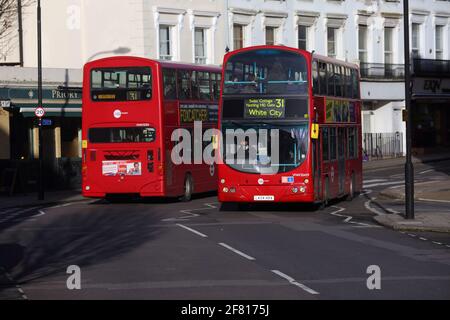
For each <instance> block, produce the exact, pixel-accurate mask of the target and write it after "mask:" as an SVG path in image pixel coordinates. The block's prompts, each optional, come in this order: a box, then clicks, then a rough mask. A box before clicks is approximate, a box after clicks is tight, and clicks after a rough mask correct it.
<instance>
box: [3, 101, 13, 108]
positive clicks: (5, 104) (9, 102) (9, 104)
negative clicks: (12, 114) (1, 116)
mask: <svg viewBox="0 0 450 320" xmlns="http://www.w3.org/2000/svg"><path fill="white" fill-rule="evenodd" d="M0 107H2V108H10V107H11V100H2V101H0Z"/></svg>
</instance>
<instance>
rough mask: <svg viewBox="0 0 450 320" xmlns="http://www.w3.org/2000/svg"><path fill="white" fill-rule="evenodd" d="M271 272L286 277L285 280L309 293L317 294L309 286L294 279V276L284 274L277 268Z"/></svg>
mask: <svg viewBox="0 0 450 320" xmlns="http://www.w3.org/2000/svg"><path fill="white" fill-rule="evenodd" d="M272 272H273V273H275V274H276V275H278V276H280V277H281V278H283V279H286V280H287V281H289V283H290V284H292V285H294V286H297V287H299V288H301V289H303V290H304V291H306V292H308V293H310V294H319V293H318V292H317V291H315V290H313V289H311V288H310V287H307V286H305V285H304V284H302V283H300V282H297V281H295V279H294V278H292V277H290V276H288V275H287V274H285V273H283V272H281V271H279V270H272Z"/></svg>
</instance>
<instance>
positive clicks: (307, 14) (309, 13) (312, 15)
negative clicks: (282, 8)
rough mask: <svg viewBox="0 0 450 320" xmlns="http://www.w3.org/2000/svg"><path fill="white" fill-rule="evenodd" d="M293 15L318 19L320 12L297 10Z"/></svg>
mask: <svg viewBox="0 0 450 320" xmlns="http://www.w3.org/2000/svg"><path fill="white" fill-rule="evenodd" d="M295 15H296V16H300V17H310V18H318V17H320V12H315V11H303V10H297V11H295Z"/></svg>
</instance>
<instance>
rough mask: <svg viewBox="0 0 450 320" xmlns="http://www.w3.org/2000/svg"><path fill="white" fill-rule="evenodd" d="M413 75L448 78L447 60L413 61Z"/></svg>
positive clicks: (449, 63)
mask: <svg viewBox="0 0 450 320" xmlns="http://www.w3.org/2000/svg"><path fill="white" fill-rule="evenodd" d="M413 74H414V75H415V76H425V77H430V76H431V77H433V76H437V77H440V78H442V77H445V78H450V61H449V60H432V59H414V60H413Z"/></svg>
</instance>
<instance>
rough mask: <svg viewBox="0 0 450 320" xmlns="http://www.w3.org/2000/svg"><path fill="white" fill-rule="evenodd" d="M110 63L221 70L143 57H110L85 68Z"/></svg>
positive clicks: (209, 66)
mask: <svg viewBox="0 0 450 320" xmlns="http://www.w3.org/2000/svg"><path fill="white" fill-rule="evenodd" d="M111 61H118V62H119V61H140V62H142V63H149V62H152V63H157V64H159V65H161V67H169V68H180V69H199V70H207V71H219V70H221V67H220V66H216V65H204V64H195V63H187V62H175V61H167V60H156V59H148V58H144V57H137V56H112V57H106V58H101V59H98V60H94V61H90V62H88V63H86V64H85V67H92V66H98V65H102V64H103V63H105V62H111Z"/></svg>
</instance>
